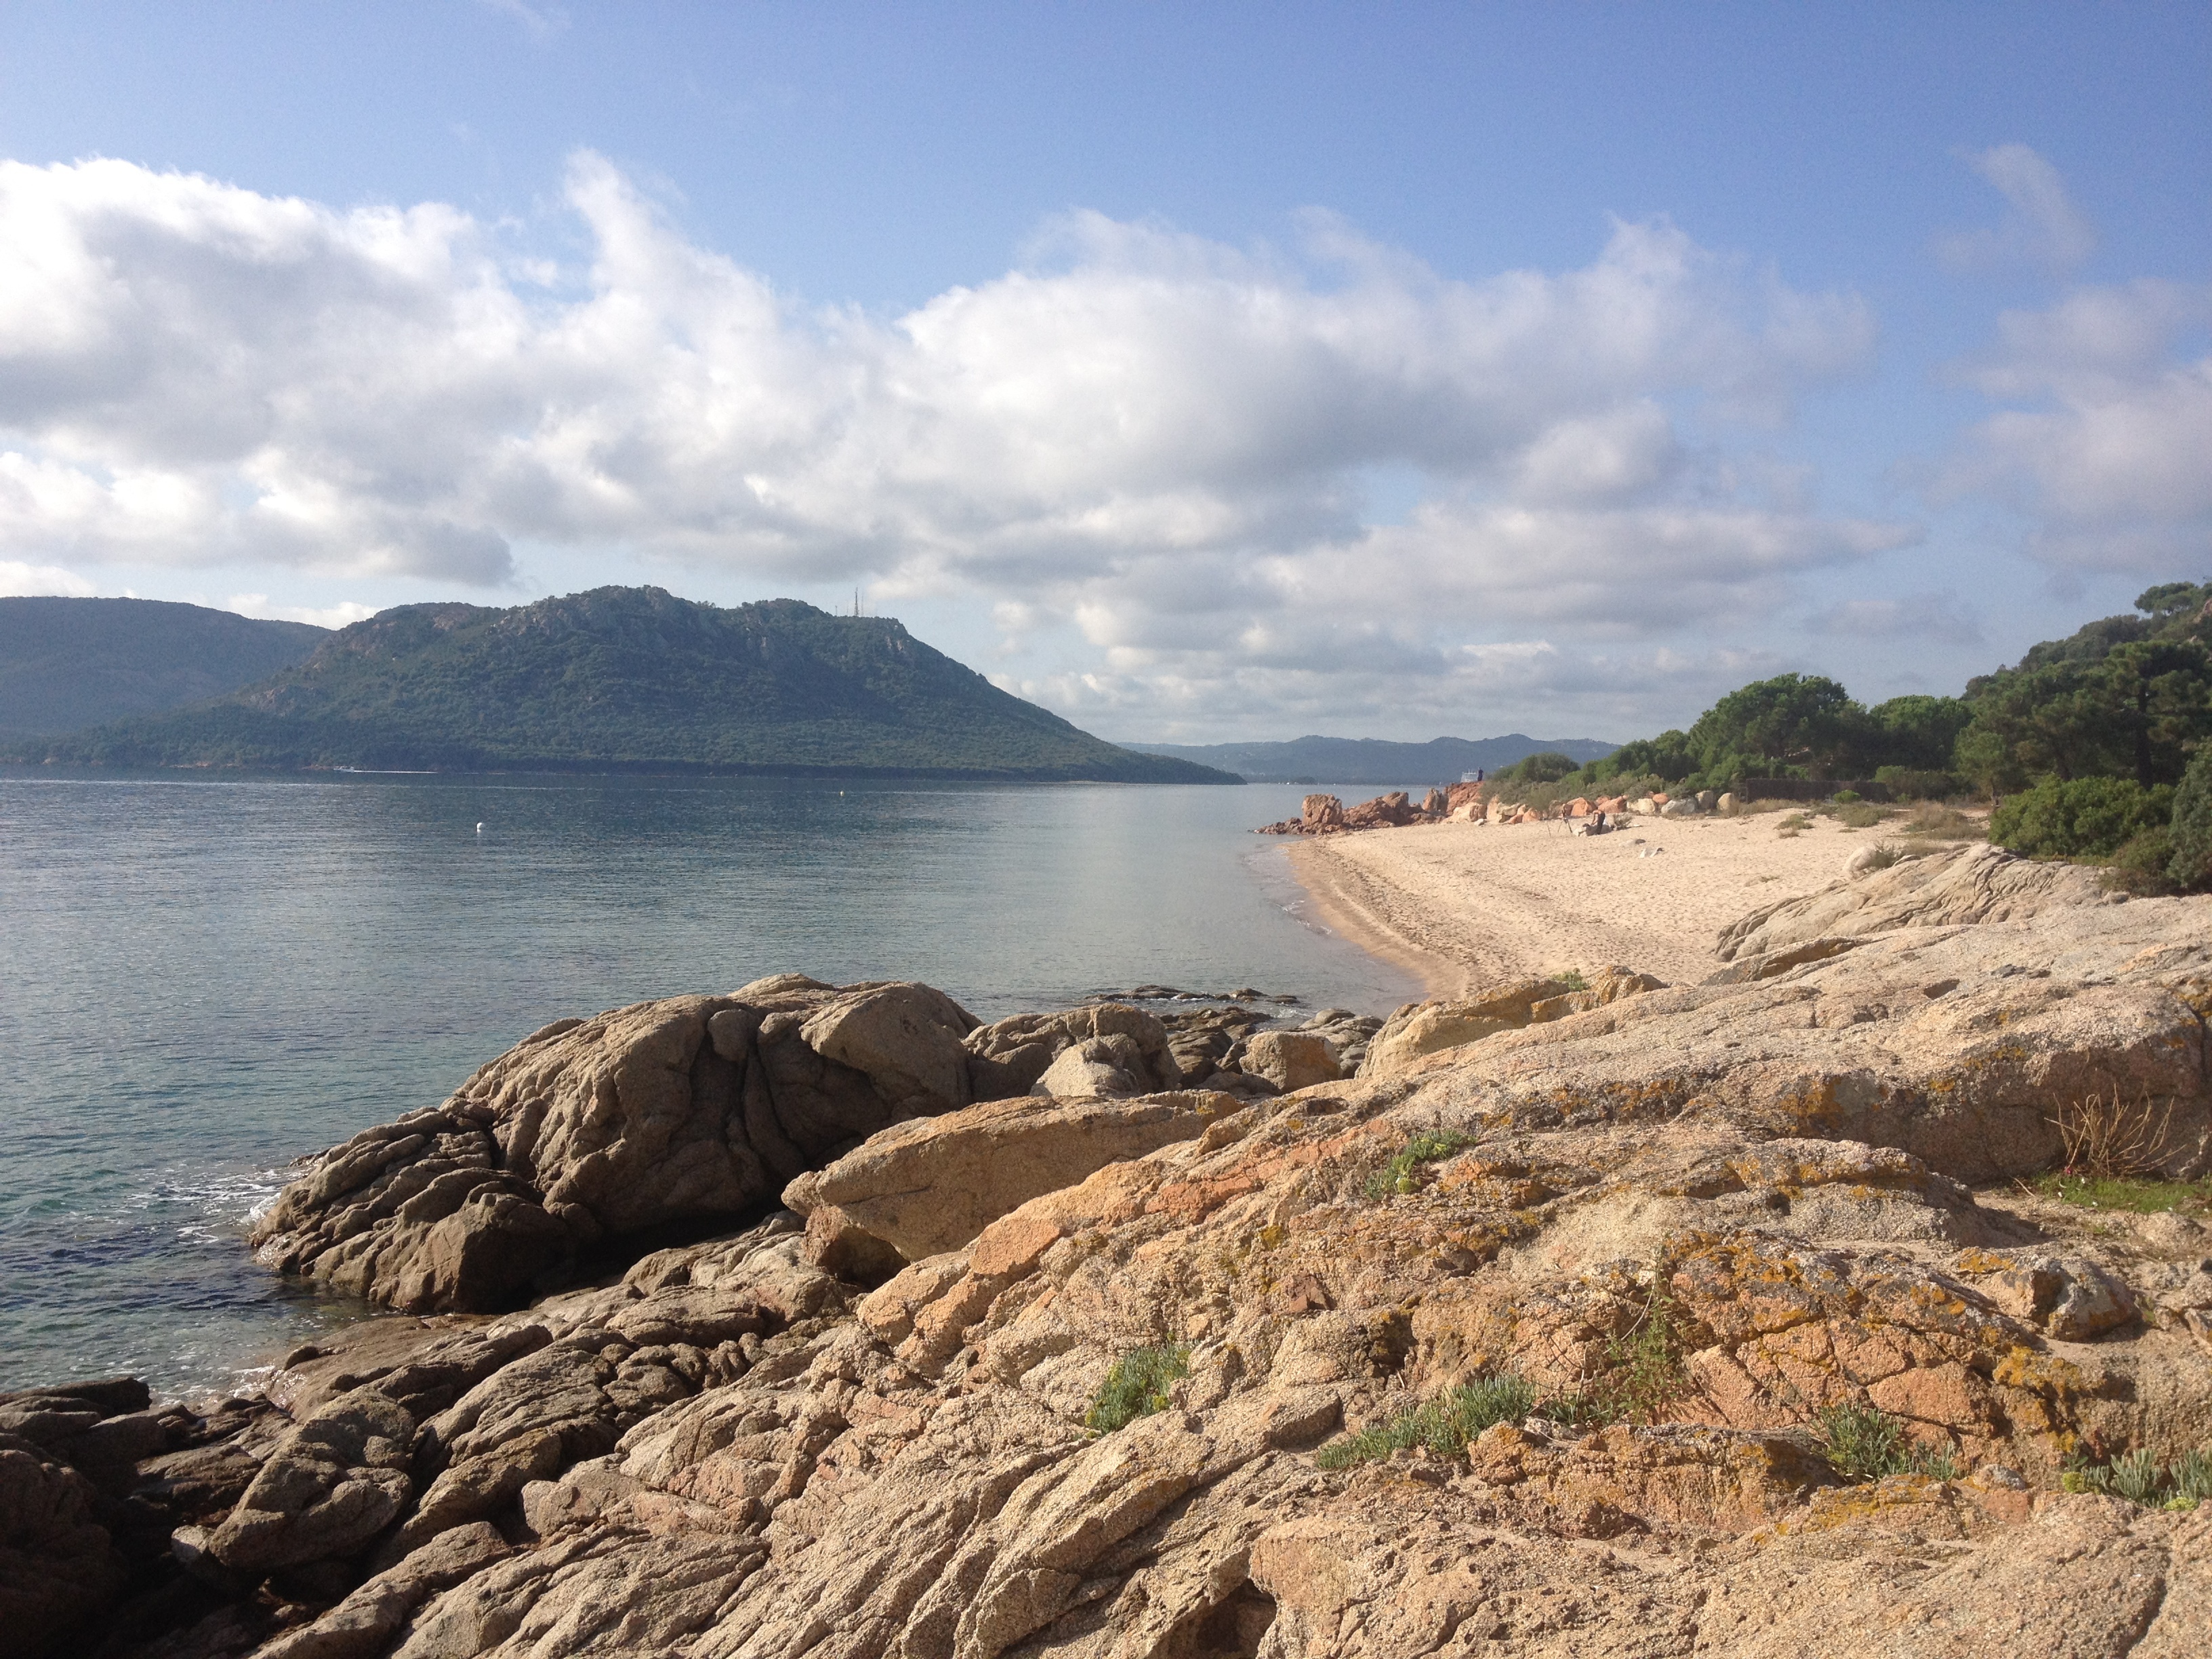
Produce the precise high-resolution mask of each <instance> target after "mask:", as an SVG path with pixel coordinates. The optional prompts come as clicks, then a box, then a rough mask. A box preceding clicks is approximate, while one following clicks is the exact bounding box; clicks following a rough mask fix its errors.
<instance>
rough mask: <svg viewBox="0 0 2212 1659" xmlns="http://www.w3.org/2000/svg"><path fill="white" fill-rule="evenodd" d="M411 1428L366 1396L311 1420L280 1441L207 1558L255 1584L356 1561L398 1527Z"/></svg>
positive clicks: (392, 1409) (352, 1397)
mask: <svg viewBox="0 0 2212 1659" xmlns="http://www.w3.org/2000/svg"><path fill="white" fill-rule="evenodd" d="M414 1442H415V1419H413V1418H412V1417H410V1416H409V1415H408V1413H407V1410H406V1408H405V1407H403V1406H400V1405H398V1404H397V1403H396V1402H394V1401H391V1400H387V1399H386V1398H385V1396H384V1395H380V1394H379V1393H378V1392H377V1391H376V1390H375V1389H355V1390H354V1391H352V1392H351V1393H349V1394H343V1395H339V1396H338V1397H337V1399H335V1400H333V1401H331V1402H330V1403H329V1404H327V1405H325V1406H324V1407H321V1408H320V1409H319V1410H317V1411H315V1412H314V1413H311V1414H310V1415H309V1416H308V1417H307V1419H305V1420H304V1421H302V1422H301V1424H300V1425H299V1426H298V1427H297V1428H295V1429H294V1430H293V1431H291V1432H290V1433H289V1434H288V1435H286V1436H285V1437H284V1438H283V1440H282V1441H280V1442H279V1443H277V1445H276V1449H275V1450H274V1451H272V1452H271V1453H270V1456H269V1460H268V1462H265V1463H264V1464H263V1465H262V1466H261V1468H260V1469H259V1471H258V1473H257V1474H255V1475H254V1477H253V1480H252V1484H251V1485H249V1486H247V1487H246V1491H245V1492H244V1494H243V1495H241V1496H240V1498H239V1500H238V1504H237V1505H236V1507H235V1508H234V1509H233V1510H231V1511H230V1513H229V1514H228V1516H225V1517H224V1519H223V1522H222V1525H221V1526H219V1527H217V1528H216V1529H215V1530H214V1531H213V1532H211V1533H210V1534H207V1537H206V1541H205V1547H206V1550H207V1553H209V1554H210V1555H211V1556H213V1557H214V1558H215V1559H216V1560H217V1561H219V1562H221V1563H222V1565H224V1566H226V1567H228V1568H230V1569H231V1570H232V1571H237V1572H245V1573H253V1574H261V1573H265V1572H268V1571H270V1570H271V1569H273V1568H277V1567H295V1566H301V1565H305V1564H307V1563H308V1562H311V1561H322V1560H326V1559H330V1558H331V1557H333V1556H349V1555H353V1554H356V1553H358V1552H360V1551H361V1550H362V1548H364V1547H366V1546H367V1545H368V1542H369V1541H370V1540H371V1539H373V1538H375V1537H376V1536H377V1535H378V1534H380V1533H381V1532H383V1531H384V1529H385V1528H386V1527H388V1526H389V1525H391V1524H392V1522H394V1521H396V1520H397V1519H398V1517H399V1512H400V1510H402V1509H403V1508H404V1507H405V1505H406V1503H407V1499H408V1498H409V1497H410V1495H411V1494H412V1492H413V1482H412V1481H411V1480H410V1479H409V1477H408V1474H407V1465H408V1458H409V1451H410V1448H411V1447H412V1446H413V1444H414Z"/></svg>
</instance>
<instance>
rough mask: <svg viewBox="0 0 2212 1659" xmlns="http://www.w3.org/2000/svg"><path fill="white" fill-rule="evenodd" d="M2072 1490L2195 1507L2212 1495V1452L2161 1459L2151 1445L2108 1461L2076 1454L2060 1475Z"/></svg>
mask: <svg viewBox="0 0 2212 1659" xmlns="http://www.w3.org/2000/svg"><path fill="white" fill-rule="evenodd" d="M2059 1484H2060V1485H2061V1486H2063V1487H2065V1489H2066V1490H2067V1491H2068V1492H2101V1493H2103V1494H2104V1495H2105V1496H2106V1497H2107V1498H2126V1499H2127V1500H2128V1502H2130V1504H2142V1505H2143V1506H2144V1507H2145V1508H2147V1509H2169V1510H2193V1509H2195V1508H2196V1507H2197V1505H2198V1504H2202V1503H2203V1502H2205V1501H2206V1500H2207V1499H2212V1456H2208V1455H2206V1454H2205V1453H2203V1452H2202V1451H2189V1452H2184V1453H2183V1454H2182V1455H2180V1456H2179V1457H2178V1458H2176V1459H2174V1461H2173V1462H2171V1463H2161V1462H2159V1460H2158V1457H2157V1455H2155V1454H2154V1452H2152V1450H2151V1449H2150V1448H2149V1447H2148V1446H2138V1447H2137V1448H2136V1449H2135V1450H2133V1451H2130V1452H2122V1453H2121V1454H2120V1455H2118V1457H2115V1458H2113V1459H2112V1461H2111V1462H2108V1463H2091V1462H2087V1461H2086V1460H2085V1459H2081V1458H2076V1459H2075V1460H2074V1461H2072V1462H2069V1464H2068V1465H2067V1467H2066V1469H2065V1472H2064V1473H2063V1474H2061V1475H2060V1477H2059Z"/></svg>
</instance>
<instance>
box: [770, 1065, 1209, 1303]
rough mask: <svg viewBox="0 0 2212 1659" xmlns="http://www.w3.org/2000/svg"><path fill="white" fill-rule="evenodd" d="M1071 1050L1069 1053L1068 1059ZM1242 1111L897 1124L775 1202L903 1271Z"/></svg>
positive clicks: (1186, 1103)
mask: <svg viewBox="0 0 2212 1659" xmlns="http://www.w3.org/2000/svg"><path fill="white" fill-rule="evenodd" d="M1071 1052H1073V1051H1071ZM1242 1105H1243V1103H1242V1102H1241V1101H1238V1100H1236V1099H1234V1098H1233V1097H1229V1096H1225V1095H1218V1094H1207V1093H1202V1092H1200V1093H1173V1094H1161V1095H1152V1096H1147V1097H1145V1098H1143V1099H1139V1100H1130V1101H1113V1102H1107V1101H1101V1100H1093V1101H1071V1102H1060V1101H1054V1102H1049V1103H1048V1102H1042V1101H1040V1100H1038V1099H1036V1097H1027V1098H1024V1099H1020V1100H1002V1101H991V1102H988V1103H984V1104H981V1105H976V1106H970V1107H969V1108H968V1109H966V1110H965V1111H961V1112H951V1113H947V1114H946V1115H944V1116H941V1117H934V1118H929V1119H927V1120H921V1121H914V1122H910V1123H902V1124H900V1125H898V1126H897V1127H894V1128H890V1129H887V1130H885V1131H884V1133H881V1134H879V1135H877V1136H876V1137H874V1138H873V1139H871V1140H869V1141H868V1142H867V1143H866V1145H865V1146H860V1147H858V1148H856V1149H855V1150H854V1151H853V1152H848V1153H846V1154H845V1156H844V1157H842V1158H839V1159H838V1160H837V1161H836V1163H834V1164H829V1166H828V1167H827V1168H824V1169H822V1170H816V1171H815V1172H814V1173H813V1174H811V1175H806V1176H800V1177H799V1179H798V1180H796V1181H794V1182H792V1183H791V1185H790V1186H788V1187H787V1188H785V1189H784V1194H783V1201H784V1202H785V1203H786V1204H787V1205H789V1206H791V1207H792V1208H793V1209H794V1210H797V1211H799V1212H800V1213H801V1214H806V1213H808V1212H814V1211H817V1210H819V1209H821V1208H822V1207H823V1206H834V1207H835V1208H836V1209H837V1210H839V1211H840V1212H842V1214H843V1215H844V1216H845V1217H846V1218H848V1219H849V1221H850V1222H851V1223H852V1225H855V1226H858V1227H860V1228H862V1229H864V1230H866V1231H867V1232H869V1233H871V1234H872V1235H874V1236H875V1237H878V1238H881V1239H884V1240H885V1241H886V1242H888V1243H890V1245H891V1246H892V1247H893V1248H895V1249H896V1250H897V1251H898V1252H899V1254H900V1255H902V1256H904V1257H905V1258H906V1259H907V1260H908V1261H921V1259H922V1258H924V1257H925V1256H932V1255H940V1254H942V1253H943V1252H945V1251H946V1250H955V1249H959V1248H960V1247H961V1246H962V1245H963V1244H965V1243H968V1242H969V1240H970V1239H973V1238H974V1237H975V1236H976V1235H977V1234H978V1233H980V1232H981V1231H983V1229H984V1228H985V1227H987V1226H988V1225H990V1224H991V1223H992V1222H994V1221H995V1220H997V1219H998V1218H999V1217H1000V1216H1002V1215H1005V1214H1006V1212H1008V1211H1010V1210H1013V1209H1015V1208H1017V1207H1018V1206H1021V1205H1023V1204H1025V1203H1027V1202H1028V1201H1029V1200H1030V1199H1032V1198H1035V1197H1037V1196H1038V1195H1039V1194H1043V1193H1049V1192H1055V1191H1057V1190H1059V1189H1060V1188H1062V1187H1072V1186H1073V1185H1075V1184H1076V1183H1077V1182H1080V1181H1082V1180H1084V1179H1085V1178H1086V1177H1087V1176H1090V1175H1091V1174H1092V1173H1093V1172H1094V1171H1096V1170H1101V1169H1103V1168H1104V1167H1105V1166H1106V1165H1107V1164H1115V1163H1119V1162H1121V1160H1123V1159H1125V1158H1141V1157H1143V1156H1144V1155H1145V1154H1146V1153H1147V1152H1153V1151H1156V1150H1157V1149H1158V1148H1159V1147H1162V1146H1171V1145H1173V1144H1174V1143H1176V1142H1177V1141H1181V1140H1189V1139H1194V1138H1195V1137H1197V1136H1198V1135H1200V1134H1202V1133H1204V1132H1205V1130H1206V1127H1207V1125H1209V1124H1211V1123H1213V1122H1216V1121H1219V1120H1220V1119H1222V1118H1223V1117H1225V1115H1228V1114H1230V1113H1232V1112H1235V1111H1237V1109H1239V1108H1240V1107H1241V1106H1242Z"/></svg>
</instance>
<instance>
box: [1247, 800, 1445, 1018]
mask: <svg viewBox="0 0 2212 1659" xmlns="http://www.w3.org/2000/svg"><path fill="white" fill-rule="evenodd" d="M1370 833H1375V832H1370ZM1284 855H1285V863H1287V864H1288V865H1289V866H1290V870H1291V877H1292V878H1293V879H1295V880H1296V881H1297V884H1298V885H1299V886H1300V887H1302V888H1303V889H1304V890H1305V896H1306V901H1307V902H1308V903H1310V905H1311V906H1312V907H1313V915H1314V920H1315V921H1317V922H1318V923H1320V925H1321V926H1322V927H1325V928H1327V929H1328V931H1329V932H1330V933H1334V934H1335V935H1336V937H1337V938H1339V939H1342V940H1343V941H1344V942H1345V943H1346V944H1347V945H1351V946H1352V948H1354V949H1355V950H1358V951H1365V952H1366V953H1367V954H1368V955H1369V956H1370V957H1374V958H1375V960H1376V961H1377V962H1379V963H1382V964H1383V966H1384V967H1386V968H1390V969H1395V970H1396V971H1397V972H1399V973H1401V974H1406V975H1411V976H1412V978H1413V980H1414V981H1416V982H1417V983H1419V986H1420V987H1421V994H1422V997H1423V998H1424V999H1426V1000H1437V999H1439V998H1446V997H1455V996H1458V995H1460V994H1462V993H1463V992H1464V991H1465V990H1466V989H1467V987H1468V970H1467V969H1465V968H1464V967H1463V966H1462V965H1461V964H1459V963H1454V962H1452V961H1450V960H1449V959H1448V958H1446V957H1441V956H1438V955H1437V953H1436V952H1435V951H1431V950H1429V949H1426V948H1425V947H1424V946H1423V945H1421V944H1420V943H1419V941H1417V940H1415V939H1408V938H1407V937H1406V935H1405V934H1403V933H1400V932H1399V931H1398V930H1397V929H1396V928H1394V927H1391V926H1390V925H1389V922H1388V921H1386V920H1385V919H1384V918H1385V915H1387V911H1386V909H1385V907H1384V906H1383V904H1382V903H1381V902H1378V900H1377V899H1376V895H1375V887H1376V882H1375V878H1373V877H1372V876H1370V875H1369V874H1367V873H1366V872H1364V871H1362V870H1360V869H1358V868H1357V867H1356V866H1352V865H1350V864H1348V863H1346V861H1344V860H1340V859H1332V858H1329V857H1328V856H1327V855H1326V854H1324V853H1323V851H1322V842H1321V841H1319V840H1318V839H1315V840H1302V841H1298V842H1293V843H1292V844H1291V846H1289V847H1287V848H1285V849H1284Z"/></svg>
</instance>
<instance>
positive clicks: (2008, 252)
mask: <svg viewBox="0 0 2212 1659" xmlns="http://www.w3.org/2000/svg"><path fill="white" fill-rule="evenodd" d="M1966 161H1967V165H1968V166H1970V167H1972V168H1973V170H1974V171H1975V172H1976V173H1979V174H1981V176H1982V178H1983V179H1984V180H1986V181H1987V182H1988V183H1989V184H1990V185H1992V186H1993V187H1995V189H1996V191H1997V192H1998V193H1999V194H2000V195H2002V197H2004V198H2005V202H2006V204H2007V205H2008V207H2009V208H2010V211H2009V212H2008V213H2007V214H2006V215H2005V216H2004V217H2003V218H2002V220H2001V221H2000V222H1998V223H1997V224H1996V225H1994V226H1990V227H1984V228H1980V229H1977V230H1959V231H1950V232H1947V233H1946V234H1943V235H1941V236H1938V237H1937V238H1936V257H1937V258H1939V259H1941V260H1942V262H1943V263H1944V264H1947V265H1949V266H1950V267H1951V268H1952V269H1953V270H1986V269H1989V268H1990V267H1993V266H1999V265H2007V264H2038V265H2048V266H2051V267H2054V268H2057V269H2064V268H2066V267H2068V266H2072V265H2077V264H2081V261H2082V260H2084V259H2086V258H2088V257H2089V256H2090V254H2092V253H2093V252H2096V247H2097V233H2096V229H2095V228H2094V227H2093V226H2092V225H2091V224H2090V222H2089V221H2088V218H2087V216H2086V215H2084V214H2083V213H2082V211H2081V209H2080V208H2078V207H2076V206H2075V204H2074V200H2073V198H2072V197H2070V196H2069V195H2068V194H2067V193H2066V181H2065V180H2064V179H2062V178H2061V177H2060V176H2059V173H2058V169H2057V167H2053V166H2051V163H2050V162H2049V161H2045V159H2044V158H2043V157H2042V156H2040V155H2037V154H2036V153H2035V151H2033V150H2032V149H2029V148H2028V147H2027V145H2026V144H1998V145H1996V146H1995V147H1993V148H1991V149H1985V150H1982V151H1979V152H1978V153H1977V154H1975V155H1970V156H1968V157H1967V158H1966Z"/></svg>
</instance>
